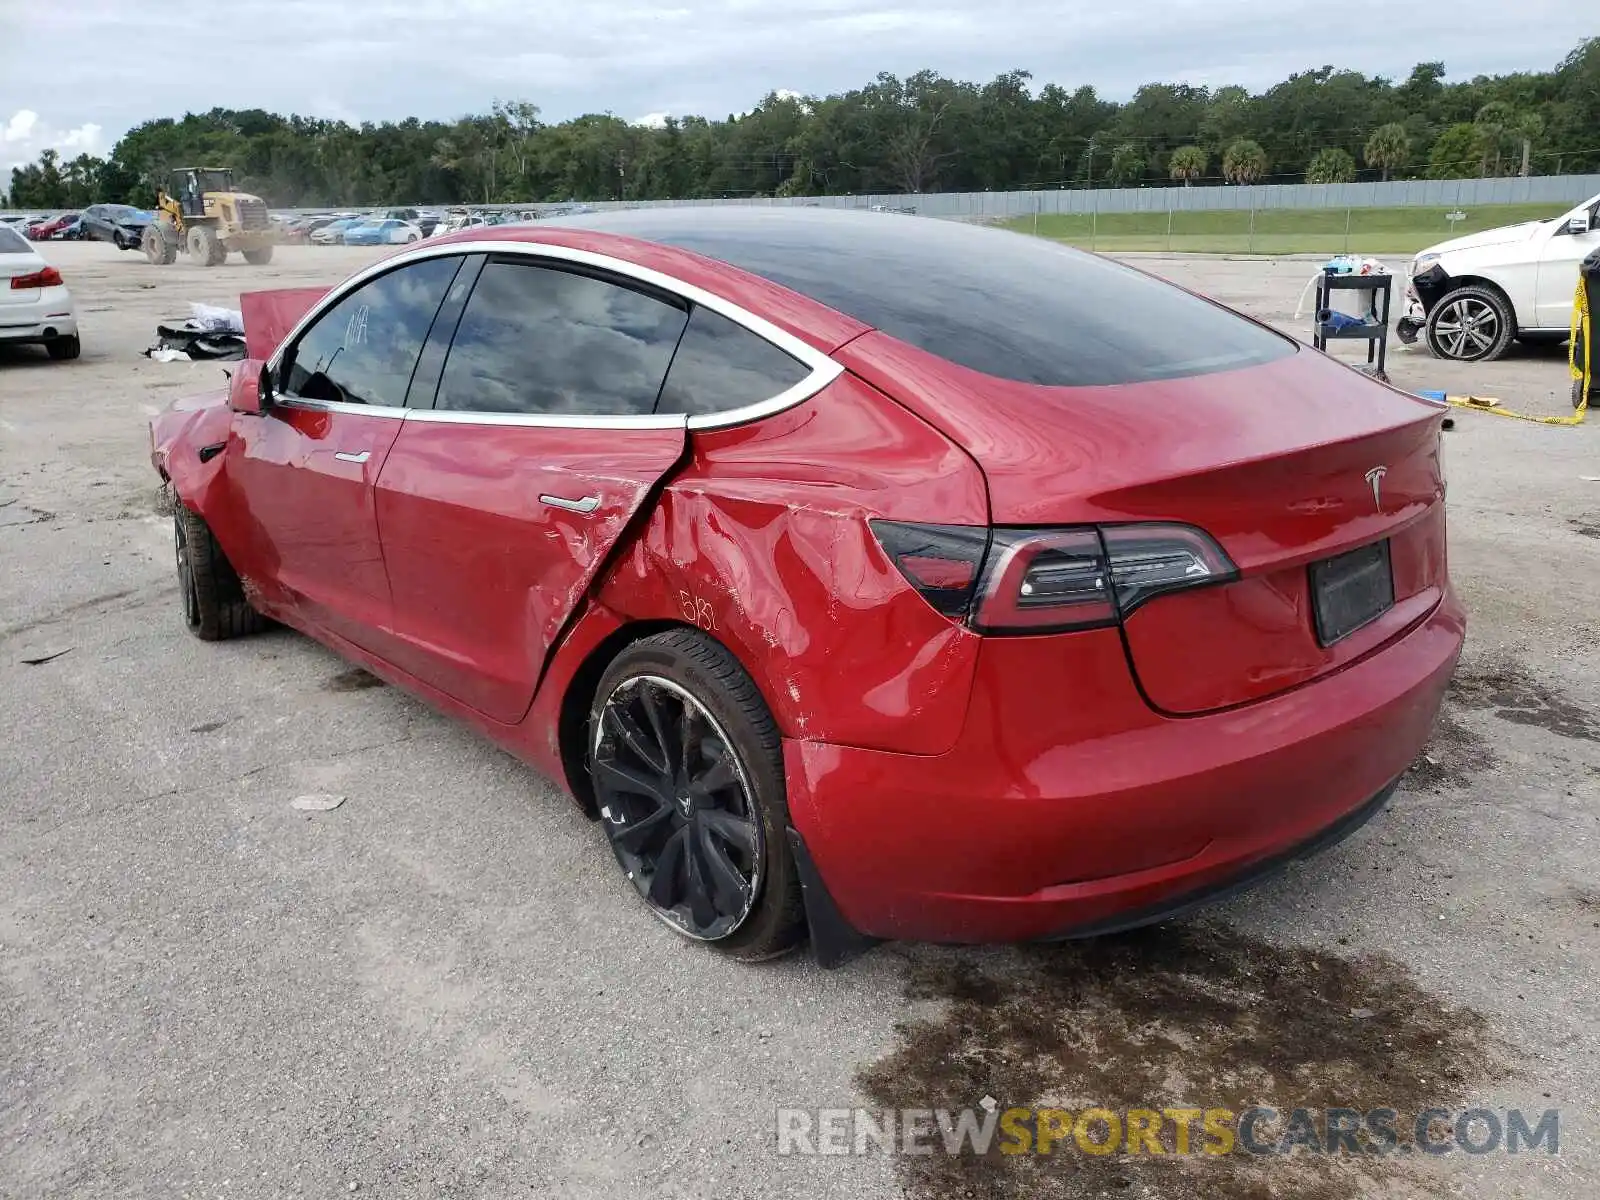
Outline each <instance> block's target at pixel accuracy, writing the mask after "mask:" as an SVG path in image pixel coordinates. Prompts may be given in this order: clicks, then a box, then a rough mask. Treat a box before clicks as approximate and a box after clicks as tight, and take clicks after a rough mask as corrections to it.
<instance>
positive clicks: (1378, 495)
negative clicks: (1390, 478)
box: [1367, 467, 1389, 512]
mask: <svg viewBox="0 0 1600 1200" xmlns="http://www.w3.org/2000/svg"><path fill="white" fill-rule="evenodd" d="M1388 473H1389V468H1388V467H1373V468H1372V470H1370V471H1368V472H1367V485H1368V486H1369V487H1371V488H1372V507H1373V508H1376V509H1377V510H1379V511H1380V512H1381V511H1383V477H1384V476H1385V475H1387V474H1388Z"/></svg>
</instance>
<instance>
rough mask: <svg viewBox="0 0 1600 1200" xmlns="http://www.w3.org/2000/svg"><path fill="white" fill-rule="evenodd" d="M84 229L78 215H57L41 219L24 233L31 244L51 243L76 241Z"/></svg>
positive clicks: (71, 213)
mask: <svg viewBox="0 0 1600 1200" xmlns="http://www.w3.org/2000/svg"><path fill="white" fill-rule="evenodd" d="M82 228H83V223H82V220H81V218H80V216H79V214H78V213H75V212H69V213H57V214H56V215H55V216H53V217H41V218H40V219H39V220H37V221H35V222H34V223H33V224H31V225H29V226H28V227H27V228H26V229H25V230H24V232H25V233H26V234H27V236H28V240H29V241H30V242H50V241H76V240H77V238H78V236H79V232H78V231H80V230H81V229H82Z"/></svg>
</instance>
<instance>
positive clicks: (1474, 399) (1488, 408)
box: [1445, 396, 1589, 425]
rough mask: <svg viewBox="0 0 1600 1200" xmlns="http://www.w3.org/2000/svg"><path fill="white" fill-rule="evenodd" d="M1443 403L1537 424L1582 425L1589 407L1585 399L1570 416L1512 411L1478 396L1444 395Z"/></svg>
mask: <svg viewBox="0 0 1600 1200" xmlns="http://www.w3.org/2000/svg"><path fill="white" fill-rule="evenodd" d="M1445 403H1447V404H1453V405H1455V406H1456V407H1457V408H1470V409H1471V410H1472V411H1473V412H1481V413H1493V414H1494V415H1495V416H1497V417H1511V418H1513V419H1515V420H1518V421H1532V422H1534V423H1535V424H1538V425H1582V424H1583V414H1584V413H1585V412H1587V411H1588V409H1589V403H1588V401H1587V400H1586V401H1584V405H1583V407H1582V408H1580V409H1578V410H1577V411H1576V412H1574V413H1573V414H1572V415H1571V416H1570V417H1536V416H1532V415H1530V414H1528V413H1519V412H1512V411H1511V410H1510V409H1509V408H1502V407H1501V406H1500V404H1499V403H1498V402H1496V403H1494V404H1485V403H1484V402H1483V398H1482V397H1480V396H1446V397H1445Z"/></svg>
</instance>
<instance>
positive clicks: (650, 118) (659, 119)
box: [633, 112, 672, 129]
mask: <svg viewBox="0 0 1600 1200" xmlns="http://www.w3.org/2000/svg"><path fill="white" fill-rule="evenodd" d="M671 115H672V114H671V113H665V112H653V113H645V115H644V116H642V117H638V118H636V119H635V120H634V122H633V123H634V124H635V125H642V126H643V127H644V128H646V129H660V128H661V127H662V126H663V125H665V124H666V123H667V118H668V117H670V116H671Z"/></svg>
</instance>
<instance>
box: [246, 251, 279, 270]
mask: <svg viewBox="0 0 1600 1200" xmlns="http://www.w3.org/2000/svg"><path fill="white" fill-rule="evenodd" d="M244 260H245V262H247V263H249V264H250V265H251V266H252V267H264V266H266V265H267V264H268V263H269V262H271V261H272V247H271V246H262V247H261V248H260V249H259V250H246V251H245V252H244Z"/></svg>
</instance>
